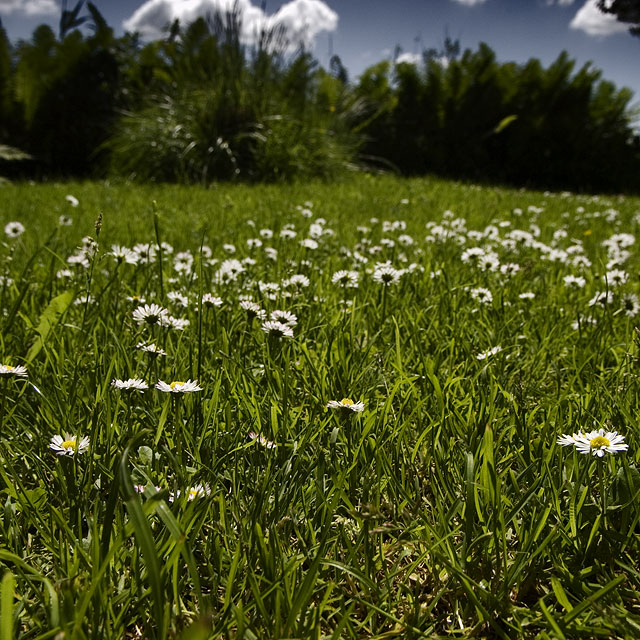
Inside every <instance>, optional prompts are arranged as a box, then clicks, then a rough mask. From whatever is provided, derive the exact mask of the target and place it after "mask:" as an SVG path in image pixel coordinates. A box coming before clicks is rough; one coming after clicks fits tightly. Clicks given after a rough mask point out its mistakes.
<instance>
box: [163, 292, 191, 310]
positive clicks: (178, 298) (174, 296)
mask: <svg viewBox="0 0 640 640" xmlns="http://www.w3.org/2000/svg"><path fill="white" fill-rule="evenodd" d="M167 298H169V300H171V302H175V303H176V304H179V305H180V306H181V307H188V306H189V298H187V296H185V295H184V294H182V293H180V292H179V291H169V293H167Z"/></svg>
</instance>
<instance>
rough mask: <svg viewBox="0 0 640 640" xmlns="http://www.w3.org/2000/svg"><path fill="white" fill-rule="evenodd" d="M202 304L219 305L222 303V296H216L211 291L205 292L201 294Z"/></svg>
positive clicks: (206, 305)
mask: <svg viewBox="0 0 640 640" xmlns="http://www.w3.org/2000/svg"><path fill="white" fill-rule="evenodd" d="M202 304H203V305H204V306H205V307H209V308H211V307H221V306H222V304H223V301H222V298H218V297H217V296H214V295H213V294H211V293H205V294H204V295H203V296H202Z"/></svg>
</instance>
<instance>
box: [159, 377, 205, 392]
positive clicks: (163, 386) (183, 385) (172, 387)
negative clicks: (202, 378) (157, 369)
mask: <svg viewBox="0 0 640 640" xmlns="http://www.w3.org/2000/svg"><path fill="white" fill-rule="evenodd" d="M156 389H158V391H162V392H164V393H192V392H194V391H202V387H199V386H198V381H197V380H187V381H186V382H182V381H180V380H176V381H174V382H170V383H168V384H167V383H166V382H163V381H162V380H159V381H158V382H157V383H156Z"/></svg>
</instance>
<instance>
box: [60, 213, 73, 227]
mask: <svg viewBox="0 0 640 640" xmlns="http://www.w3.org/2000/svg"><path fill="white" fill-rule="evenodd" d="M58 224H59V225H60V226H61V227H70V226H71V225H72V224H73V218H71V217H70V216H65V215H64V214H63V215H61V216H60V217H59V218H58Z"/></svg>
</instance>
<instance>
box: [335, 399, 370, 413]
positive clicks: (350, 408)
mask: <svg viewBox="0 0 640 640" xmlns="http://www.w3.org/2000/svg"><path fill="white" fill-rule="evenodd" d="M327 409H336V410H338V411H343V412H344V413H361V412H362V411H364V402H354V401H353V400H352V399H351V398H342V400H329V402H327Z"/></svg>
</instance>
